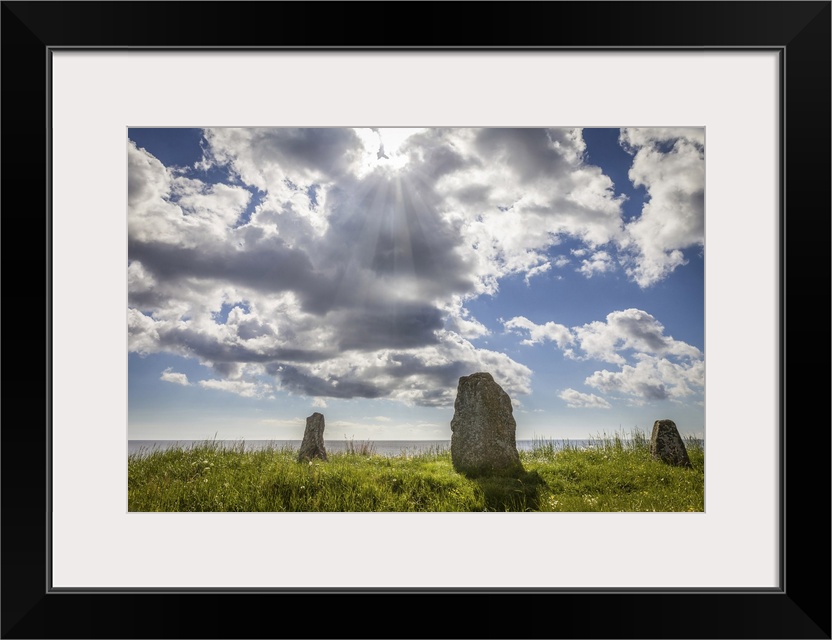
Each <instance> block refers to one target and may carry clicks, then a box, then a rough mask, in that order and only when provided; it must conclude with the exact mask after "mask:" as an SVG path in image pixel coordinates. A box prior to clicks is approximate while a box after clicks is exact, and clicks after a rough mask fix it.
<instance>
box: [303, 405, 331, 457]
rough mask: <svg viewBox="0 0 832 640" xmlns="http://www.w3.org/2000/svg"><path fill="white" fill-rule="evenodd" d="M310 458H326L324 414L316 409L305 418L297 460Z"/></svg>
mask: <svg viewBox="0 0 832 640" xmlns="http://www.w3.org/2000/svg"><path fill="white" fill-rule="evenodd" d="M312 458H320V459H321V460H326V459H327V457H326V449H325V448H324V416H323V414H322V413H318V412H317V411H316V412H315V413H313V414H312V415H311V416H309V417H308V418H307V419H306V430H305V431H304V432H303V442H301V444H300V452H299V453H298V462H304V461H306V460H311V459H312Z"/></svg>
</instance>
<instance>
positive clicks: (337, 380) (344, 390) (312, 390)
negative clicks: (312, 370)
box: [267, 365, 387, 398]
mask: <svg viewBox="0 0 832 640" xmlns="http://www.w3.org/2000/svg"><path fill="white" fill-rule="evenodd" d="M267 370H268V371H269V373H271V374H272V375H275V376H276V377H277V378H278V379H279V380H280V386H281V387H282V388H283V389H286V390H287V391H291V392H293V393H297V394H300V395H304V396H312V397H316V396H323V397H327V398H381V397H384V396H386V395H387V391H386V390H385V389H382V388H380V387H378V386H376V385H374V384H372V383H369V382H364V381H360V380H350V379H346V378H344V377H339V376H331V377H329V378H327V379H324V378H321V377H318V376H311V375H308V374H306V373H304V372H302V371H301V370H300V369H298V368H296V367H292V366H280V365H276V366H272V367H269V368H268V369H267Z"/></svg>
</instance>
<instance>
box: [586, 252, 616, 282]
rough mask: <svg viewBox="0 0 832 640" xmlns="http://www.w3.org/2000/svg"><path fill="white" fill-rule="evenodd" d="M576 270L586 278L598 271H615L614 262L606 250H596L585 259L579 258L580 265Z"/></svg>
mask: <svg viewBox="0 0 832 640" xmlns="http://www.w3.org/2000/svg"><path fill="white" fill-rule="evenodd" d="M577 271H578V272H579V273H582V274H583V275H585V276H586V277H587V278H591V277H592V276H593V275H595V274H598V273H608V272H610V271H615V263H614V262H613V261H612V256H610V254H609V253H607V252H606V251H596V252H595V253H593V254H592V256H590V257H589V258H588V259H587V260H581V266H580V267H579V268H578V269H577Z"/></svg>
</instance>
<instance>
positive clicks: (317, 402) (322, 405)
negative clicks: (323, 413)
mask: <svg viewBox="0 0 832 640" xmlns="http://www.w3.org/2000/svg"><path fill="white" fill-rule="evenodd" d="M312 406H313V407H315V408H317V409H326V407H327V404H326V400H324V399H323V398H312Z"/></svg>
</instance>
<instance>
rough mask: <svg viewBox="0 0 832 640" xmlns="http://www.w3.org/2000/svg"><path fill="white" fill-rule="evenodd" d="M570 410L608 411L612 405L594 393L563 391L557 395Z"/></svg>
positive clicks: (572, 390)
mask: <svg viewBox="0 0 832 640" xmlns="http://www.w3.org/2000/svg"><path fill="white" fill-rule="evenodd" d="M558 397H559V398H560V399H561V400H564V401H565V402H566V406H567V407H569V408H570V409H610V408H611V407H612V405H611V404H610V403H609V402H607V401H606V400H604V399H603V398H602V397H600V396H596V395H595V394H594V393H581V392H580V391H575V389H565V390H563V391H561V392H560V393H559V394H558Z"/></svg>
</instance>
